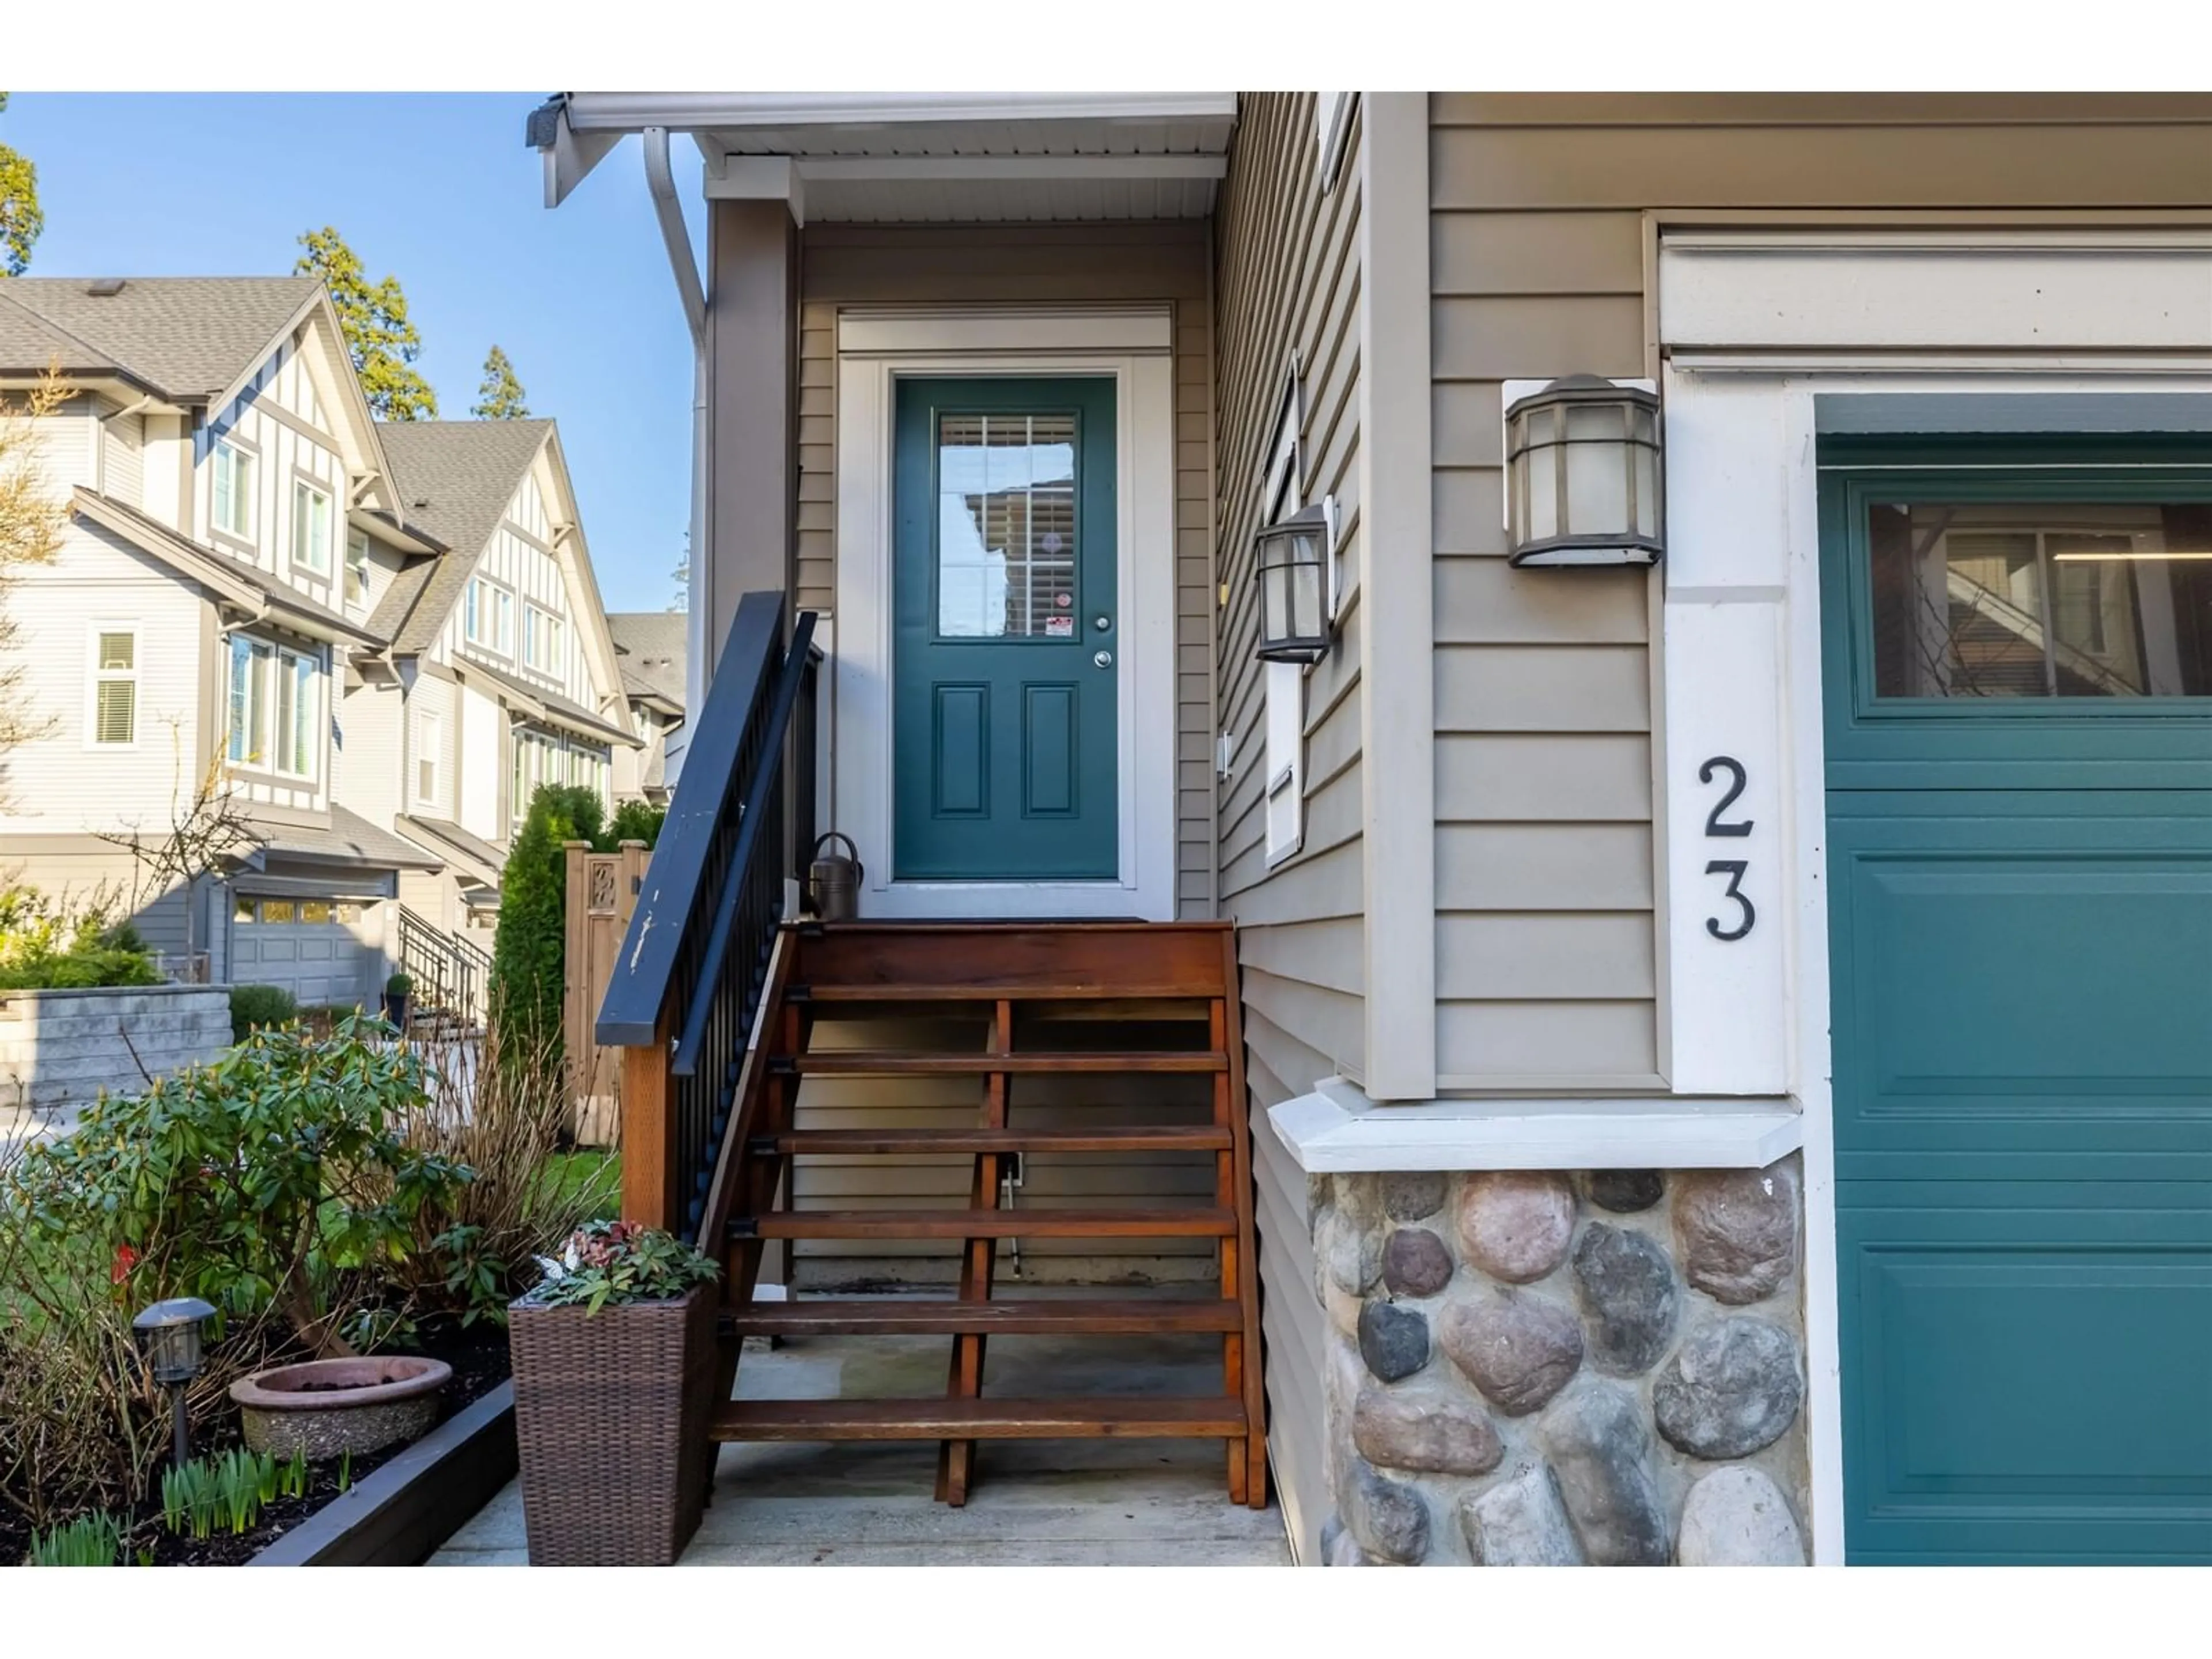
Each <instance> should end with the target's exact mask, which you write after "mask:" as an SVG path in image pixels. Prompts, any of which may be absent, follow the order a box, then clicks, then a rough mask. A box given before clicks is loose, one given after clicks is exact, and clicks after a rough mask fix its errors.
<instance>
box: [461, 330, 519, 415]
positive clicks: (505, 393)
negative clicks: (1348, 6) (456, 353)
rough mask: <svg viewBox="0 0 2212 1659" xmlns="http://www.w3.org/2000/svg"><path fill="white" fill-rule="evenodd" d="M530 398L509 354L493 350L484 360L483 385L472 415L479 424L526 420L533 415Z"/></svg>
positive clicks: (479, 387) (495, 347) (478, 391)
mask: <svg viewBox="0 0 2212 1659" xmlns="http://www.w3.org/2000/svg"><path fill="white" fill-rule="evenodd" d="M527 398H528V394H527V393H526V392H524V391H523V389H522V381H521V379H520V377H519V376H518V375H517V374H515V372H514V365H513V363H512V362H509V361H508V360H507V353H505V352H504V351H501V349H499V348H498V347H497V346H494V347H493V348H492V349H491V351H490V354H489V356H486V357H485V358H484V370H483V385H482V386H478V387H477V401H476V404H475V406H474V407H473V408H471V410H469V413H470V414H471V415H473V416H476V417H477V419H478V420H479V421H520V420H526V419H528V418H529V415H530V404H529V403H528V401H527Z"/></svg>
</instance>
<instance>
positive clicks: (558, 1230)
mask: <svg viewBox="0 0 2212 1659" xmlns="http://www.w3.org/2000/svg"><path fill="white" fill-rule="evenodd" d="M419 1046H420V1048H421V1052H422V1054H423V1056H424V1060H425V1063H426V1066H427V1069H428V1073H429V1075H430V1079H431V1083H430V1093H429V1095H428V1098H426V1099H425V1100H424V1101H423V1102H422V1103H421V1104H420V1105H419V1106H418V1107H416V1108H415V1109H412V1110H411V1111H410V1114H409V1115H408V1117H407V1119H406V1121H405V1125H404V1133H405V1136H406V1138H407V1141H408V1144H409V1145H410V1146H414V1147H416V1148H417V1149H418V1150H420V1151H422V1152H428V1153H434V1154H435V1155H436V1156H439V1157H441V1158H447V1159H450V1160H451V1161H453V1162H454V1163H457V1164H466V1165H467V1166H468V1167H469V1169H470V1170H471V1171H472V1172H473V1173H474V1176H475V1178H474V1179H473V1180H471V1181H470V1182H468V1183H467V1184H466V1185H465V1186H462V1187H458V1188H452V1189H450V1190H449V1191H448V1192H447V1193H446V1194H442V1195H441V1196H440V1197H439V1198H437V1199H435V1200H431V1201H428V1202H426V1203H425V1204H424V1205H423V1206H422V1208H421V1209H420V1210H419V1211H417V1212H416V1216H415V1220H414V1237H415V1243H414V1248H413V1249H412V1250H411V1251H410V1255H409V1256H408V1260H407V1263H406V1266H405V1267H404V1270H403V1272H404V1276H405V1278H406V1292H407V1294H406V1300H407V1302H408V1303H409V1304H410V1306H412V1307H413V1308H415V1309H416V1310H419V1311H421V1312H423V1313H444V1314H447V1315H451V1316H457V1317H458V1318H459V1320H460V1322H462V1323H463V1324H465V1325H467V1324H473V1323H476V1322H478V1321H480V1320H484V1319H490V1320H494V1321H503V1320H504V1319H505V1318H506V1316H507V1304H508V1303H510V1302H512V1301H513V1299H514V1298H515V1297H517V1296H518V1295H520V1293H521V1292H522V1291H524V1290H525V1289H526V1288H527V1287H528V1286H529V1285H531V1284H532V1282H533V1281H534V1280H535V1279H536V1278H537V1271H536V1269H535V1268H534V1267H532V1260H533V1258H535V1257H537V1256H539V1255H544V1254H545V1253H546V1252H548V1251H550V1250H551V1249H554V1248H555V1247H556V1245H557V1244H559V1243H560V1242H561V1241H562V1240H563V1239H565V1238H567V1237H568V1234H569V1233H570V1232H571V1231H574V1229H575V1228H576V1227H577V1226H578V1225H580V1223H582V1222H583V1221H585V1220H586V1219H588V1218H591V1217H592V1216H594V1215H598V1214H602V1213H606V1212H607V1209H608V1206H609V1205H610V1203H611V1200H612V1199H613V1197H614V1194H615V1190H616V1187H617V1182H618V1181H619V1179H620V1171H619V1170H618V1169H616V1168H614V1167H611V1164H609V1161H608V1160H606V1159H604V1158H601V1159H599V1160H597V1161H596V1162H595V1163H594V1164H592V1165H590V1166H589V1167H587V1168H584V1169H580V1170H579V1169H572V1168H571V1167H569V1164H568V1162H567V1161H565V1160H564V1159H563V1157H562V1152H561V1150H560V1148H561V1146H562V1139H563V1137H564V1136H565V1135H566V1133H568V1129H569V1127H570V1126H571V1125H572V1123H573V1122H574V1106H573V1104H572V1103H571V1101H570V1099H569V1096H568V1091H567V1089H566V1087H565V1086H564V1075H563V1071H562V1061H561V1060H560V1057H559V1054H558V1053H557V1051H556V1048H555V1047H554V1045H553V1044H552V1043H551V1042H549V1041H547V1040H545V1039H544V1038H542V1037H541V1038H539V1039H538V1040H537V1041H535V1042H532V1041H530V1040H527V1039H525V1038H522V1037H519V1036H516V1035H515V1033H514V1030H513V1026H512V1024H510V1023H509V1022H508V1021H507V1020H506V1019H505V1018H501V1017H500V1016H498V1015H496V1014H495V1016H494V1018H493V1019H492V1021H491V1024H489V1027H487V1028H486V1030H485V1032H484V1034H483V1038H482V1040H481V1044H480V1046H477V1047H475V1048H474V1052H473V1054H471V1046H470V1045H467V1044H465V1043H463V1042H460V1041H459V1040H448V1041H440V1042H427V1043H423V1044H421V1045H419Z"/></svg>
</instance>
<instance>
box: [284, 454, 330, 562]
mask: <svg viewBox="0 0 2212 1659" xmlns="http://www.w3.org/2000/svg"><path fill="white" fill-rule="evenodd" d="M333 505H334V504H333V503H332V501H331V492H330V491H329V490H327V489H324V488H323V487H322V486H321V485H319V484H316V483H310V482H309V481H308V480H307V479H305V478H295V479H293V480H292V562H293V563H294V564H295V565H296V566H297V567H299V568H301V569H302V570H309V571H313V573H314V574H316V575H318V576H327V575H329V574H331V530H332V524H333V518H332V507H333Z"/></svg>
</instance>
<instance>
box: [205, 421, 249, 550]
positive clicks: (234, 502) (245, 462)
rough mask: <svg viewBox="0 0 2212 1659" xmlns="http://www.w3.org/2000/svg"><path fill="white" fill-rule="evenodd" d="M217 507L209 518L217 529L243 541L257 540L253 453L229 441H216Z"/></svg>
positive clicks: (214, 507) (214, 460) (214, 479)
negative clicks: (255, 535)
mask: <svg viewBox="0 0 2212 1659" xmlns="http://www.w3.org/2000/svg"><path fill="white" fill-rule="evenodd" d="M210 476H211V477H212V480H213V491H212V493H213V497H214V500H213V504H212V505H211V507H210V509H209V518H210V520H211V521H212V522H213V524H214V526H215V527H216V529H217V530H220V531H222V532H223V534H225V535H227V536H235V537H237V538H239V539H240V541H249V542H250V541H252V539H253V452H252V450H250V449H247V448H246V447H243V446H242V445H240V444H237V443H234V442H233V441H231V440H230V439H228V438H218V439H216V442H215V456H214V459H213V461H212V463H211V471H210Z"/></svg>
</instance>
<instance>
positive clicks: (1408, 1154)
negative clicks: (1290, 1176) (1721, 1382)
mask: <svg viewBox="0 0 2212 1659" xmlns="http://www.w3.org/2000/svg"><path fill="white" fill-rule="evenodd" d="M1267 1121H1269V1122H1270V1123H1271V1124H1273V1126H1274V1129H1275V1133H1276V1134H1277V1135H1278V1136H1279V1137H1280V1138H1281V1139H1282V1142H1283V1144H1284V1145H1285V1146H1287V1147H1289V1148H1290V1149H1291V1157H1293V1158H1296V1159H1297V1164H1298V1167H1299V1168H1300V1169H1302V1170H1304V1171H1305V1172H1306V1173H1307V1174H1309V1175H1343V1174H1352V1173H1358V1172H1364V1171H1372V1170H1763V1169H1765V1167H1766V1166H1767V1165H1768V1164H1771V1163H1773V1162H1774V1161H1775V1159H1777V1158H1786V1157H1788V1156H1789V1155H1790V1153H1791V1152H1796V1150H1797V1148H1798V1146H1800V1145H1801V1144H1802V1141H1803V1139H1804V1117H1803V1115H1802V1114H1801V1113H1800V1112H1799V1111H1798V1109H1797V1107H1796V1103H1795V1102H1794V1101H1788V1100H1729V1099H1707V1100H1699V1099H1686V1098H1684V1097H1680V1096H1677V1095H1653V1096H1645V1097H1641V1098H1638V1099H1622V1100H1549V1099H1526V1100H1438V1101H1431V1102H1429V1103H1425V1104H1423V1105H1419V1106H1408V1105H1401V1104H1391V1105H1382V1104H1378V1103H1376V1102H1375V1101H1374V1100H1372V1099H1370V1097H1368V1096H1367V1094H1366V1093H1365V1092H1364V1091H1362V1090H1360V1089H1358V1087H1356V1086H1354V1085H1352V1083H1350V1082H1348V1081H1346V1079H1343V1078H1340V1077H1331V1078H1323V1079H1322V1080H1321V1081H1320V1082H1319V1083H1317V1084H1316V1085H1314V1090H1313V1092H1312V1093H1310V1094H1304V1095H1299V1096H1297V1097H1294V1098H1292V1099H1290V1100H1286V1101H1284V1102H1283V1103H1281V1104H1280V1105H1278V1106H1274V1107H1271V1108H1270V1109H1268V1112H1267Z"/></svg>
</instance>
